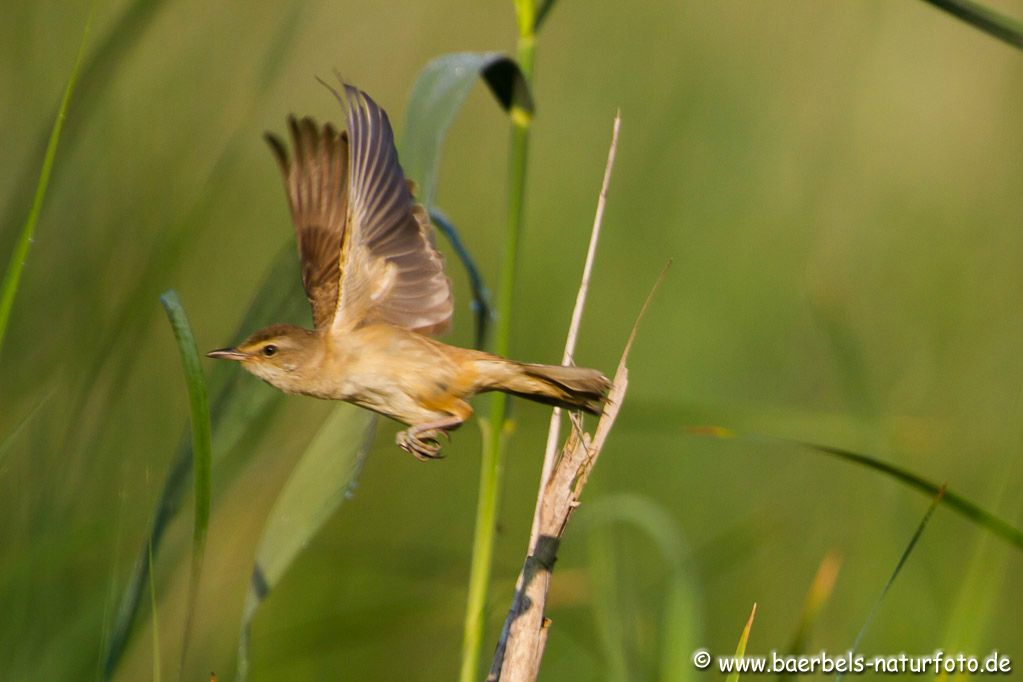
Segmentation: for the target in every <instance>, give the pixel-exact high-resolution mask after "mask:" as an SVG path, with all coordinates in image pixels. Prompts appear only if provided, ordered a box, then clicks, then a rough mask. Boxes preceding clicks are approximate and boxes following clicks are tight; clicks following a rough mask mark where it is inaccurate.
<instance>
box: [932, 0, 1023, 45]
mask: <svg viewBox="0 0 1023 682" xmlns="http://www.w3.org/2000/svg"><path fill="white" fill-rule="evenodd" d="M924 2H926V3H929V4H931V5H934V6H935V7H937V8H938V9H941V10H944V11H946V12H948V13H949V14H951V15H952V16H954V17H956V18H957V19H960V20H962V21H965V22H966V23H967V24H970V25H971V26H973V27H974V28H977V29H980V30H981V31H983V32H984V33H987V34H988V35H990V36H993V37H995V38H998V40H1001V41H1002V42H1004V43H1008V44H1009V45H1012V46H1013V47H1015V48H1016V49H1020V50H1023V23H1020V22H1019V21H1017V20H1016V19H1013V18H1012V17H1007V16H1005V15H1004V14H999V13H998V12H995V11H994V10H990V9H988V8H987V7H984V6H983V5H980V4H978V3H976V2H971V1H970V0H924Z"/></svg>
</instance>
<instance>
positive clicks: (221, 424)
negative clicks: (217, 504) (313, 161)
mask: <svg viewBox="0 0 1023 682" xmlns="http://www.w3.org/2000/svg"><path fill="white" fill-rule="evenodd" d="M281 282H287V283H288V284H287V285H285V286H282V285H281ZM300 314H304V315H308V314H309V313H308V310H307V306H306V304H305V298H304V294H303V293H302V290H301V277H300V276H299V272H298V259H297V258H296V257H295V251H294V247H293V246H292V245H291V244H288V245H287V247H286V248H283V249H281V252H280V253H279V254H278V256H277V258H276V259H275V260H274V262H273V263H272V264H271V266H270V268H269V269H268V271H267V273H266V275H265V276H264V277H263V281H262V283H261V284H260V286H259V288H258V289H257V291H256V293H255V294H254V295H253V297H252V302H251V304H250V305H249V307H248V309H247V310H246V313H245V315H244V316H243V318H242V321H241V322H240V323H239V325H238V327H237V331H236V332H235V337H236V338H240V337H242V336H243V335H244V334H246V333H248V332H249V331H251V330H253V329H256V328H257V327H258V326H260V325H262V324H267V323H269V322H274V321H278V322H279V321H281V320H288V319H297V317H298V316H299V315H300ZM237 370H238V368H237V367H233V366H230V365H228V363H218V364H216V365H214V369H213V374H212V378H211V380H210V385H211V386H212V387H213V388H212V390H211V394H212V395H213V401H212V405H213V408H212V413H211V424H212V427H213V437H214V441H215V444H216V447H215V448H214V450H213V452H214V453H215V456H216V458H217V459H216V460H215V463H216V464H217V466H218V468H223V467H224V466H225V465H226V464H225V463H224V462H222V460H226V459H227V456H228V455H229V454H230V453H231V452H232V451H233V450H234V449H235V447H236V446H237V445H238V443H239V442H240V441H241V439H242V438H243V437H244V436H245V435H246V434H250V435H251V434H252V432H253V430H254V429H255V428H258V427H259V426H260V425H262V424H265V423H267V422H268V421H269V418H270V415H271V413H272V412H273V411H274V410H275V409H276V408H277V406H278V405H279V404H280V401H281V397H282V394H281V393H280V392H279V391H275V390H269V389H267V390H261V389H263V387H262V386H261V385H259V384H258V382H256V381H254V380H253V378H252V377H250V376H248V375H247V374H246V373H245V372H239V371H237ZM191 472H192V445H191V438H190V436H189V435H188V434H185V435H183V436H182V439H181V443H180V445H179V446H178V450H177V454H176V455H175V458H174V461H173V464H172V465H171V469H170V472H169V473H168V475H167V480H166V481H165V483H164V486H163V490H162V491H161V493H160V497H159V499H158V500H157V502H156V506H155V508H154V512H153V519H152V521H151V522H150V526H149V529H148V532H147V534H146V538H145V540H144V541H143V542H142V546H141V548H140V550H139V552H138V554H137V555H136V558H135V562H134V564H133V566H132V572H131V575H130V577H129V579H128V583H127V585H126V586H125V588H124V592H123V593H122V595H121V599H120V601H119V603H118V607H117V612H116V615H115V618H114V624H113V627H112V628H111V632H110V636H109V637H108V638H107V640H106V643H105V646H104V654H103V669H104V674H105V675H106V677H108V678H109V677H112V676H113V673H114V670H116V668H117V665H118V663H119V662H120V660H121V656H122V655H123V654H124V651H125V648H126V646H127V643H128V640H129V637H130V635H131V628H132V625H133V623H134V621H135V618H136V616H137V614H138V609H139V605H140V603H141V597H142V592H143V590H144V589H145V585H146V579H147V577H148V575H149V568H148V567H149V562H148V559H147V553H148V547H149V546H150V545H152V547H153V552H154V554H155V555H157V556H159V551H160V547H161V544H162V541H163V537H164V534H165V533H166V531H167V528H168V526H169V524H170V522H171V520H172V519H173V518H174V516H175V515H176V514H177V512H178V510H179V509H180V507H181V502H182V500H183V499H184V497H185V495H186V493H187V492H188V478H189V474H190V473H191ZM218 475H219V477H220V478H221V479H222V480H229V479H230V476H227V475H225V474H224V473H220V474H218Z"/></svg>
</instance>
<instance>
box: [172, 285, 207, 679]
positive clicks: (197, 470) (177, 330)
mask: <svg viewBox="0 0 1023 682" xmlns="http://www.w3.org/2000/svg"><path fill="white" fill-rule="evenodd" d="M160 303H162V304H163V307H164V310H166V311H167V317H168V319H169V320H170V324H171V328H172V329H173V330H174V338H175V339H176V340H177V342H178V351H179V352H180V354H181V364H182V367H183V368H184V371H185V381H186V382H187V384H188V406H189V412H190V415H191V422H192V473H193V477H192V481H193V488H194V499H195V508H194V510H195V511H194V514H195V517H194V521H195V523H194V526H193V530H192V569H191V572H190V577H189V584H188V607H187V611H186V613H187V615H186V616H185V631H184V635H183V644H182V647H181V669H182V670H184V664H185V659H186V657H187V655H188V641H189V638H190V636H191V629H192V621H193V618H194V616H195V605H196V601H197V600H198V595H199V579H200V577H201V575H202V562H203V556H204V555H205V553H206V534H207V532H208V530H209V525H210V502H211V497H212V483H211V481H212V477H213V471H212V470H213V437H212V427H211V425H210V405H209V398H208V397H207V395H206V380H205V378H204V377H203V373H202V365H201V364H200V363H199V350H198V348H197V347H196V345H195V337H193V336H192V329H191V327H190V326H189V324H188V318H187V317H186V316H185V310H184V308H183V307H182V306H181V301H180V300H179V299H178V295H177V293H175V292H174V291H173V290H170V291H167V292H165V293H164V294H163V295H162V296H160Z"/></svg>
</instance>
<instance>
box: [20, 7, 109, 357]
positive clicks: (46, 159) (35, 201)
mask: <svg viewBox="0 0 1023 682" xmlns="http://www.w3.org/2000/svg"><path fill="white" fill-rule="evenodd" d="M94 7H95V5H93V6H92V7H90V8H89V16H88V18H87V19H86V20H85V28H84V29H82V40H81V42H80V43H78V53H77V54H76V55H75V63H74V65H73V66H72V67H71V75H70V76H69V77H68V81H67V85H66V86H64V96H63V97H62V98H61V100H60V106H59V107H58V108H57V117H56V118H55V119H54V121H53V128H52V129H51V130H50V139H49V141H48V142H47V143H46V153H45V154H44V155H43V167H42V169H40V171H39V181H38V182H37V183H36V191H35V195H34V196H33V198H32V208H30V209H29V212H28V218H26V219H25V224H24V225H23V226H22V228H21V233H20V234H19V235H18V241H17V243H15V245H14V249H13V250H12V251H11V260H10V262H9V263H8V265H7V271H6V272H5V273H4V280H3V284H0V352H2V351H3V347H4V337H5V336H6V335H7V324H8V322H10V319H11V309H12V308H13V307H14V297H15V295H17V293H18V285H19V284H20V283H21V273H22V272H23V271H24V269H25V261H26V260H27V259H28V252H29V249H31V248H32V238H33V236H34V235H35V231H36V224H38V222H39V214H40V212H42V209H43V200H44V199H45V198H46V189H47V188H48V187H49V185H50V175H51V173H52V172H53V160H54V159H55V158H56V156H57V143H58V142H60V133H61V131H62V130H63V129H64V119H65V118H66V117H67V110H68V105H69V104H70V102H71V95H72V94H74V91H75V83H77V82H78V71H79V67H81V64H82V55H84V54H85V46H86V45H87V44H88V42H89V28H90V27H91V26H92V13H93V8H94Z"/></svg>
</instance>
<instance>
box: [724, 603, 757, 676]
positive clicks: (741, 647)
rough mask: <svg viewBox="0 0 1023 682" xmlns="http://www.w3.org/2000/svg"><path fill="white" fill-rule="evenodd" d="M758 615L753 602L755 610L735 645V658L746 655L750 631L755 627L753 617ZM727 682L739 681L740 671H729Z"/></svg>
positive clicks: (750, 614) (751, 612)
mask: <svg viewBox="0 0 1023 682" xmlns="http://www.w3.org/2000/svg"><path fill="white" fill-rule="evenodd" d="M756 615H757V604H756V602H753V610H752V611H750V613H749V618H748V619H747V620H746V626H745V627H744V628H743V629H742V634H740V635H739V643H738V644H737V645H736V647H735V658H737V659H738V658H742V657H743V656H745V655H746V645H747V644H748V643H749V632H750V630H752V629H753V619H754V618H755V617H756ZM725 682H739V671H738V670H734V671H732V672H731V673H729V675H728V677H726V678H725Z"/></svg>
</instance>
